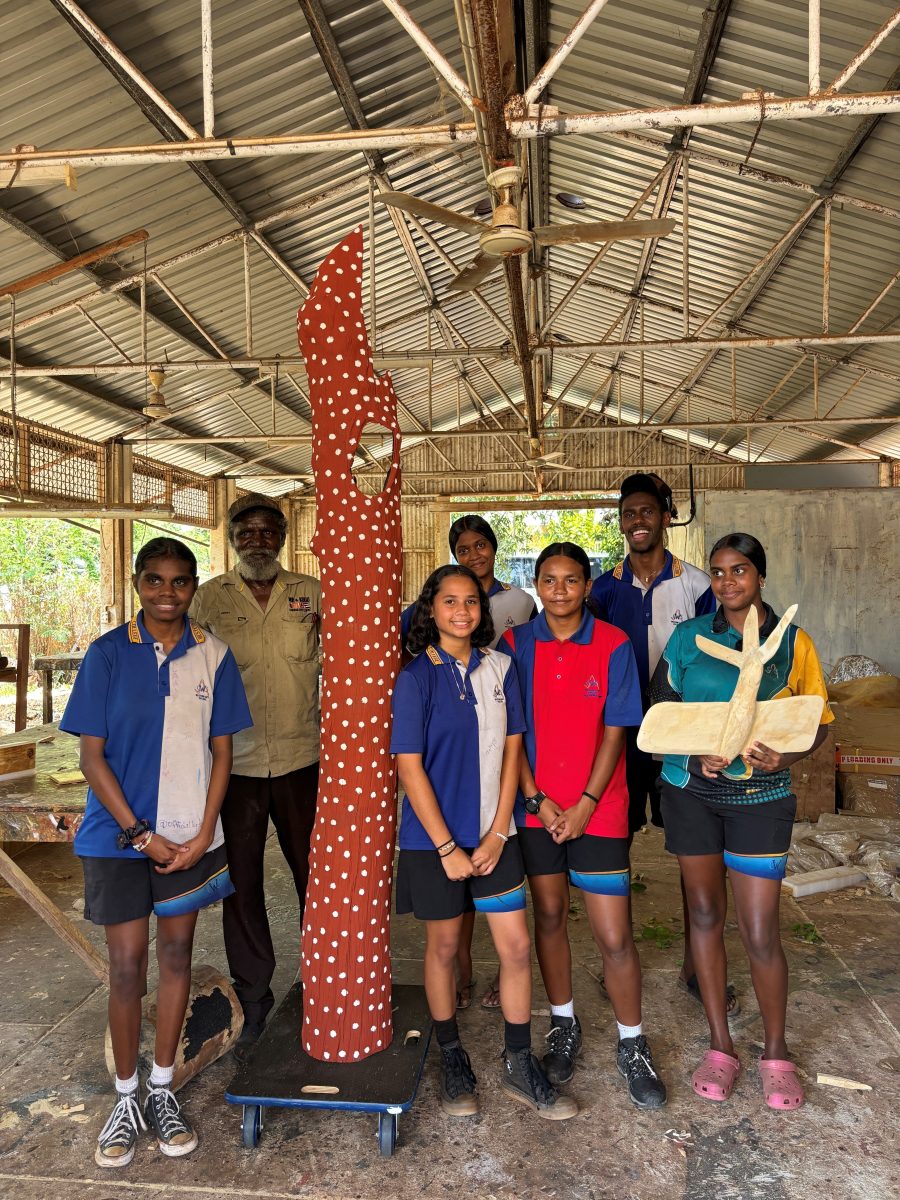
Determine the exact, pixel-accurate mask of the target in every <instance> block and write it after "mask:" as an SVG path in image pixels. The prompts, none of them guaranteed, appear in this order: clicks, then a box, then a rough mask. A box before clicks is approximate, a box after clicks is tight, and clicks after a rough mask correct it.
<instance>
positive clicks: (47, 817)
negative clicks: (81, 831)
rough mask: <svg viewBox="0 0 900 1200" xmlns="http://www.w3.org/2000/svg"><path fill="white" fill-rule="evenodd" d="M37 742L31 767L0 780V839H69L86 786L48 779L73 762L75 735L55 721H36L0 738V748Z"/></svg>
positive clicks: (80, 813) (75, 761)
mask: <svg viewBox="0 0 900 1200" xmlns="http://www.w3.org/2000/svg"><path fill="white" fill-rule="evenodd" d="M22 742H37V756H36V763H35V766H36V771H35V774H34V775H28V776H25V777H23V778H19V779H3V780H0V842H71V841H72V839H73V838H74V837H75V834H76V832H77V830H78V826H79V825H80V824H81V819H82V817H83V816H84V805H85V799H86V797H87V784H85V783H79V784H70V785H68V786H67V787H57V785H56V784H55V783H53V782H52V781H51V779H50V776H51V775H55V774H57V773H58V772H60V771H71V770H74V769H75V768H76V767H77V766H78V738H77V737H72V735H71V734H69V733H60V731H59V729H58V728H57V726H56V725H36V726H33V727H32V728H31V729H22V730H20V731H19V732H18V733H8V734H6V735H5V736H4V737H0V746H15V745H18V744H20V743H22Z"/></svg>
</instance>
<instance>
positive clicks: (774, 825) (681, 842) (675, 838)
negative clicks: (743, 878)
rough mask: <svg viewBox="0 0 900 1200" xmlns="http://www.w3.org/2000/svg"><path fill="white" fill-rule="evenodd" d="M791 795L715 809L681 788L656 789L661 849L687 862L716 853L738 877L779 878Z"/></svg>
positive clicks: (788, 833) (786, 842) (792, 802)
mask: <svg viewBox="0 0 900 1200" xmlns="http://www.w3.org/2000/svg"><path fill="white" fill-rule="evenodd" d="M796 811H797V797H796V796H782V797H780V798H779V799H778V800H767V801H766V802H765V803H764V804H717V803H716V802H715V801H713V800H706V799H703V798H701V797H698V796H695V795H694V794H693V793H692V792H690V791H689V790H687V789H686V788H679V787H675V785H674V784H671V783H666V781H665V780H663V784H662V813H663V820H664V821H665V829H666V849H667V850H668V851H669V853H670V854H678V855H680V856H682V857H684V858H691V857H693V856H695V855H699V854H721V855H723V856H724V859H725V865H726V866H727V867H728V868H729V870H731V871H737V872H739V873H740V874H741V875H755V876H757V877H758V878H761V879H783V878H784V872H785V868H786V866H787V855H788V850H789V849H790V846H791V831H792V829H793V826H794V813H795V812H796Z"/></svg>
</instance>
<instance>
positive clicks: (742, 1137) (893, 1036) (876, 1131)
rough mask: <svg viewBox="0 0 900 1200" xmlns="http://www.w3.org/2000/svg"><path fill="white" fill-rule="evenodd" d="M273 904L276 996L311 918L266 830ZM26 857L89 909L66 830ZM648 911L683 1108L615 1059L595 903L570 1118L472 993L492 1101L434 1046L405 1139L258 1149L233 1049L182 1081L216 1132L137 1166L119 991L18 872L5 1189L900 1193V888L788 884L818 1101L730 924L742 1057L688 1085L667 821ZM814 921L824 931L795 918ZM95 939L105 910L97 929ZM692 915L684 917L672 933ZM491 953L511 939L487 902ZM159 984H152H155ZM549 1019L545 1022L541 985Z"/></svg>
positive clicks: (693, 1028)
mask: <svg viewBox="0 0 900 1200" xmlns="http://www.w3.org/2000/svg"><path fill="white" fill-rule="evenodd" d="M269 856H270V863H269V866H270V874H269V880H270V896H271V916H272V921H273V926H274V930H275V936H276V944H277V945H278V947H279V953H280V955H281V963H280V966H279V970H278V974H277V977H276V980H275V983H276V988H277V991H278V994H279V996H280V995H281V994H282V993H283V992H284V991H285V990H286V988H287V987H288V986H289V984H290V982H291V979H292V976H293V973H294V967H295V965H296V964H295V955H296V950H297V940H298V930H297V926H296V919H295V907H294V903H293V901H292V899H291V887H290V880H289V877H288V874H287V871H286V870H285V868H284V865H283V860H282V859H281V857H280V854H279V852H278V848H277V844H276V843H275V841H274V839H270V843H269ZM19 862H20V864H21V865H22V867H23V868H24V869H25V870H27V871H28V873H29V874H30V875H31V876H32V878H34V879H35V880H36V882H38V883H39V884H40V886H41V887H43V888H44V889H45V890H46V891H47V892H48V893H49V894H50V895H51V896H52V898H53V899H54V900H55V901H56V903H57V904H58V905H59V906H60V907H61V908H62V909H63V910H65V911H67V912H69V913H70V915H72V916H73V917H75V918H77V917H78V916H79V915H80V908H79V906H80V896H81V878H80V869H79V867H78V864H77V860H76V859H74V858H73V856H72V854H71V850H70V849H69V848H68V847H66V846H35V847H32V848H30V849H28V850H27V851H26V852H25V853H24V854H23V855H22V856H21V857H20V858H19ZM634 869H635V871H636V872H639V873H640V875H641V876H642V880H641V881H642V882H643V884H644V885H645V888H646V890H644V891H642V892H639V893H638V894H636V895H635V900H634V912H635V929H636V931H639V932H641V931H643V932H645V933H646V937H644V938H642V940H641V942H640V943H639V946H640V951H641V958H642V962H643V966H644V981H645V1004H644V1014H645V1018H644V1020H645V1029H646V1031H647V1033H648V1035H649V1036H650V1038H651V1041H652V1045H653V1048H654V1053H655V1056H656V1061H657V1064H658V1066H659V1067H660V1069H661V1072H662V1073H663V1075H664V1078H665V1079H666V1081H667V1083H668V1086H669V1096H670V1099H669V1104H668V1106H667V1107H666V1108H664V1109H662V1110H660V1111H657V1112H650V1113H641V1112H638V1111H636V1110H635V1109H633V1108H632V1107H631V1105H630V1104H629V1102H628V1099H627V1096H626V1094H625V1092H624V1089H623V1085H622V1082H621V1080H620V1079H619V1076H618V1075H617V1073H616V1070H615V1066H614V1061H613V1055H614V1045H615V1024H614V1021H613V1018H612V1012H611V1010H610V1007H609V1004H608V1002H607V1001H606V1000H604V999H603V997H602V995H601V993H600V989H599V987H598V985H597V977H598V976H599V975H600V973H601V971H600V961H599V957H598V955H597V953H596V952H595V950H594V947H593V945H592V942H591V939H590V933H589V930H588V928H587V922H586V920H585V918H584V915H583V911H582V910H581V908H580V906H579V905H578V904H577V903H576V905H575V909H574V911H573V920H572V927H571V932H572V941H573V949H574V956H575V961H576V976H575V996H576V1002H577V1007H578V1011H579V1014H580V1017H581V1020H582V1023H583V1026H584V1030H585V1042H586V1047H585V1053H584V1057H583V1059H582V1060H581V1065H580V1068H579V1070H578V1073H577V1074H576V1077H575V1081H574V1083H573V1084H572V1085H571V1087H572V1089H573V1091H574V1094H575V1095H576V1096H577V1097H578V1100H579V1102H580V1103H581V1106H582V1112H581V1114H580V1115H579V1116H578V1117H577V1118H576V1119H575V1120H573V1121H571V1122H568V1123H566V1124H565V1125H560V1124H557V1123H553V1122H546V1121H541V1120H539V1119H538V1118H537V1117H535V1116H533V1115H532V1114H531V1113H529V1112H528V1111H527V1110H525V1109H524V1108H520V1107H519V1106H518V1105H514V1104H513V1103H512V1102H510V1101H508V1100H507V1099H505V1098H504V1096H503V1095H502V1093H501V1092H500V1089H499V1085H498V1054H499V1051H500V1040H501V1036H502V1023H501V1018H500V1017H499V1016H497V1015H495V1014H491V1013H487V1012H483V1011H482V1010H481V1009H480V1008H478V1007H477V1004H476V1005H475V1006H473V1008H472V1009H470V1010H469V1011H468V1012H466V1013H464V1014H462V1015H461V1028H462V1030H463V1034H464V1037H465V1040H466V1044H467V1046H468V1048H469V1050H470V1053H471V1056H472V1060H473V1064H474V1066H475V1069H476V1072H477V1073H478V1075H479V1081H480V1083H479V1086H480V1092H481V1097H482V1106H483V1111H482V1114H481V1116H479V1117H478V1118H473V1119H468V1120H457V1121H452V1120H450V1119H448V1118H446V1117H444V1116H443V1115H442V1114H441V1113H440V1111H439V1110H438V1109H437V1103H436V1085H435V1067H436V1057H435V1054H436V1052H435V1050H434V1048H432V1050H431V1053H430V1055H429V1062H428V1066H427V1068H426V1074H425V1078H424V1080H423V1083H422V1087H421V1089H420V1092H419V1096H418V1099H417V1101H416V1103H415V1104H414V1106H413V1108H412V1111H411V1112H410V1113H409V1114H407V1115H405V1116H403V1117H401V1120H400V1143H399V1145H398V1147H397V1151H396V1153H395V1155H394V1156H393V1157H392V1158H389V1159H382V1158H380V1157H379V1155H378V1149H377V1144H376V1140H375V1136H374V1130H375V1122H374V1120H373V1119H372V1118H371V1117H368V1116H365V1115H362V1114H340V1113H335V1112H306V1113H302V1112H298V1111H297V1110H290V1109H281V1110H269V1112H268V1113H267V1116H266V1129H265V1132H264V1134H263V1137H262V1140H261V1142H260V1144H259V1146H258V1147H257V1148H256V1149H255V1150H244V1149H242V1148H241V1145H240V1116H241V1114H240V1110H239V1109H237V1108H234V1107H232V1106H230V1105H227V1104H225V1103H224V1101H223V1100H222V1094H223V1091H224V1089H225V1087H226V1085H227V1084H228V1082H229V1080H230V1078H231V1075H232V1073H233V1063H232V1061H231V1059H230V1056H228V1057H227V1058H225V1059H222V1060H220V1061H219V1062H218V1063H216V1064H214V1065H213V1066H211V1067H209V1068H208V1069H207V1070H206V1071H205V1072H203V1073H202V1074H201V1075H200V1076H199V1077H198V1078H197V1079H196V1080H194V1081H193V1082H191V1083H190V1084H188V1085H187V1086H186V1088H185V1089H184V1091H183V1093H182V1095H181V1099H182V1101H183V1103H185V1105H186V1107H187V1111H188V1112H189V1114H190V1115H191V1117H192V1119H193V1120H194V1122H195V1123H196V1125H197V1127H198V1129H199V1131H200V1136H201V1144H200V1148H199V1150H198V1151H197V1152H196V1153H195V1154H194V1155H192V1156H191V1157H190V1158H187V1159H184V1160H170V1159H165V1158H163V1157H162V1156H161V1155H160V1154H159V1153H158V1152H157V1151H156V1149H155V1148H154V1147H153V1144H152V1143H151V1142H150V1141H149V1140H148V1141H144V1142H143V1143H142V1144H141V1145H140V1147H139V1150H138V1153H137V1155H136V1157H135V1160H134V1162H133V1163H132V1164H131V1166H130V1167H128V1168H126V1169H125V1170H124V1171H121V1172H112V1171H101V1170H100V1169H98V1168H97V1167H96V1166H95V1165H94V1161H93V1150H94V1140H95V1138H96V1135H97V1131H98V1129H99V1127H100V1125H101V1124H102V1122H103V1120H104V1119H105V1117H106V1115H107V1113H108V1110H109V1103H110V1091H109V1080H108V1077H107V1076H106V1072H105V1068H104V1061H103V1032H104V1027H105V996H104V993H103V991H102V989H100V988H99V987H98V986H97V985H96V982H95V980H94V979H93V978H92V977H91V976H90V975H89V973H88V972H87V970H86V969H85V968H83V967H82V966H81V964H80V962H79V961H78V960H77V959H76V958H75V957H74V956H73V955H72V954H71V953H70V952H69V951H68V950H67V949H66V947H65V946H64V945H63V944H62V943H61V942H60V941H59V940H58V939H57V938H56V936H55V935H54V934H53V933H52V932H51V931H50V929H48V928H47V926H46V925H44V924H43V923H42V922H41V921H40V920H39V919H38V918H37V917H36V916H35V915H34V914H32V912H31V911H30V910H29V909H27V908H26V907H25V905H24V904H22V903H21V902H20V901H19V900H18V899H17V898H16V897H15V896H13V895H12V894H11V893H10V891H9V890H8V889H5V888H0V963H2V980H3V983H2V994H0V1099H2V1108H0V1195H2V1196H10V1197H12V1196H15V1197H16V1200H70V1198H71V1200H75V1197H77V1198H78V1200H125V1198H126V1197H129V1198H131V1197H134V1198H137V1197H166V1198H168V1197H172V1198H173V1200H174V1198H176V1197H177V1198H179V1200H201V1198H204V1197H210V1196H216V1195H224V1196H230V1197H235V1198H236V1200H244V1198H251V1197H266V1198H269V1197H271V1198H276V1197H277V1198H281V1197H284V1198H287V1197H314V1198H316V1200H326V1198H329V1200H330V1198H332V1197H334V1198H338V1197H340V1198H341V1200H344V1198H347V1200H349V1198H351V1197H352V1198H360V1200H368V1198H369V1197H379V1198H381V1197H385V1196H391V1197H395V1198H396V1200H406V1198H408V1197H413V1196H415V1197H419V1196H425V1197H442V1196H454V1197H457V1196H471V1197H478V1198H480V1200H491V1198H496V1200H500V1198H501V1197H523V1198H527V1200H532V1198H533V1200H552V1198H553V1197H559V1198H560V1200H563V1198H571V1200H599V1198H601V1197H603V1198H605V1197H610V1198H613V1197H614V1198H615V1200H645V1198H646V1200H650V1198H651V1197H653V1198H659V1197H664V1198H665V1197H685V1198H688V1200H701V1198H703V1200H706V1198H707V1197H709V1198H711V1200H713V1198H717V1197H722V1198H729V1200H756V1198H757V1197H758V1198H760V1200H763V1198H765V1200H807V1198H809V1200H812V1198H813V1197H815V1198H818V1197H820V1196H828V1197H829V1198H834V1200H851V1198H852V1200H857V1198H859V1200H863V1198H865V1200H888V1198H893V1197H897V1196H900V1155H898V1146H897V1127H898V1122H897V1112H898V1109H900V1032H898V1030H900V973H898V965H900V906H898V905H897V904H894V903H892V902H890V901H886V900H883V899H881V898H878V897H874V896H867V895H865V894H863V893H855V892H854V893H840V894H837V895H833V896H832V897H829V898H814V899H811V900H804V901H803V902H802V904H797V903H794V902H793V901H791V900H789V899H787V898H785V900H784V903H783V906H782V914H783V917H782V920H783V930H784V936H785V946H786V949H787V954H788V957H789V959H790V965H791V995H790V1004H789V1017H788V1019H789V1039H790V1043H791V1046H792V1049H793V1052H794V1054H795V1057H796V1059H797V1061H798V1063H799V1065H800V1068H801V1075H802V1077H803V1079H804V1082H805V1084H806V1085H807V1094H808V1102H807V1105H806V1106H805V1107H804V1108H803V1109H801V1110H800V1111H799V1112H797V1113H793V1114H788V1113H775V1112H771V1111H770V1110H768V1109H767V1108H766V1107H765V1105H764V1103H763V1099H762V1092H761V1089H760V1084H759V1079H758V1075H757V1072H756V1070H755V1068H754V1066H753V1062H754V1059H755V1058H756V1057H758V1055H759V1052H760V1022H759V1017H758V1012H757V1008H756V1003H755V999H754V998H753V996H752V992H751V991H750V988H749V979H748V973H747V968H746V961H745V959H744V957H743V954H742V952H741V950H740V947H739V945H738V941H737V935H736V931H735V929H734V927H733V926H730V927H729V934H728V937H729V946H730V952H731V957H732V967H731V971H730V975H731V978H733V980H734V981H735V983H736V984H737V986H738V989H739V992H740V995H741V999H742V1002H743V1012H742V1014H741V1015H740V1016H739V1017H738V1018H737V1019H736V1020H735V1022H734V1033H735V1035H736V1036H735V1041H736V1045H737V1047H738V1053H739V1054H740V1056H741V1058H742V1060H743V1062H744V1063H745V1065H746V1071H745V1074H744V1075H743V1076H742V1077H741V1079H740V1081H739V1083H738V1086H737V1088H736V1091H735V1093H734V1095H733V1097H732V1099H731V1100H730V1101H729V1102H728V1103H725V1104H722V1105H716V1104H711V1103H709V1102H704V1101H702V1100H700V1099H698V1098H697V1097H695V1096H694V1095H693V1093H692V1092H691V1089H690V1084H689V1079H690V1073H691V1071H692V1069H693V1068H694V1066H695V1065H696V1063H697V1062H698V1061H699V1058H700V1057H701V1055H702V1052H703V1050H704V1048H705V1039H704V1034H705V1022H704V1019H703V1013H702V1011H701V1009H700V1007H699V1006H698V1005H697V1003H696V1002H695V1001H694V1000H693V999H691V998H690V997H689V996H688V995H687V993H686V992H685V991H684V990H683V989H681V988H680V987H679V986H678V985H677V976H678V971H679V967H680V960H681V936H680V931H681V914H680V905H679V898H678V888H677V876H676V871H675V868H674V864H673V862H672V860H670V859H669V858H668V856H667V855H666V854H665V853H664V851H663V849H662V845H661V839H660V836H659V834H658V832H657V831H655V830H654V831H650V832H648V833H646V834H644V835H641V836H639V837H638V838H637V839H636V842H635V853H634ZM807 923H811V924H813V925H814V926H815V928H816V930H817V931H818V933H819V934H820V935H821V937H822V939H823V940H822V941H821V942H816V943H812V944H810V943H807V942H804V941H801V940H799V939H798V936H797V933H798V931H797V929H795V927H797V926H801V925H805V924H807ZM88 933H89V936H91V937H92V938H93V939H94V940H95V942H97V944H100V938H98V937H97V935H96V931H94V930H93V929H89V930H88ZM672 935H674V936H672ZM394 947H395V963H396V966H395V976H396V978H397V979H398V980H400V981H401V982H418V980H419V974H420V968H421V964H420V958H419V948H420V936H419V930H418V927H417V926H416V923H415V922H414V921H412V920H411V919H408V918H403V919H400V920H397V921H395V924H394ZM475 951H476V956H477V958H478V963H477V973H478V975H479V977H480V978H479V982H480V983H485V982H486V981H487V979H488V977H489V976H490V973H491V971H492V965H493V959H492V954H491V948H490V943H489V939H488V937H487V933H486V929H485V927H484V923H483V922H478V928H477V931H476V947H475ZM195 961H196V962H204V961H205V962H210V963H213V964H217V965H219V964H224V955H223V953H222V941H221V931H220V923H219V917H218V912H217V911H211V912H207V913H205V914H203V915H202V916H201V919H200V922H199V925H198V936H197V949H196V955H195ZM151 986H152V984H151ZM534 1012H535V1022H534V1024H535V1041H536V1044H537V1043H538V1042H539V1040H540V1039H541V1038H542V1036H543V1034H544V1032H545V1030H546V1027H547V1012H548V1010H547V1007H546V1000H545V997H544V994H543V990H542V988H541V987H540V984H539V983H538V985H537V987H536V990H535V1004H534ZM817 1072H824V1073H828V1074H834V1075H844V1076H850V1077H852V1078H854V1079H857V1080H861V1081H864V1082H867V1083H869V1084H871V1086H872V1089H873V1090H872V1091H871V1092H854V1091H844V1090H836V1089H834V1088H830V1087H825V1086H817V1085H816V1083H815V1079H816V1074H817Z"/></svg>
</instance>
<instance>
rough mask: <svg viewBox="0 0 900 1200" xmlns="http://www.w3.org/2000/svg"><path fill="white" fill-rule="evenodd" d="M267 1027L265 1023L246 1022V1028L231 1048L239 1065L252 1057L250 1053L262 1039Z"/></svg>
mask: <svg viewBox="0 0 900 1200" xmlns="http://www.w3.org/2000/svg"><path fill="white" fill-rule="evenodd" d="M265 1027H266V1025H265V1022H264V1021H247V1020H246V1019H245V1020H244V1027H243V1029H242V1030H241V1032H240V1034H239V1035H238V1040H237V1041H236V1042H235V1043H234V1045H233V1046H232V1048H231V1053H232V1054H233V1055H234V1057H235V1058H236V1059H237V1061H238V1062H239V1063H244V1062H246V1061H247V1059H248V1058H249V1057H250V1051H251V1050H252V1049H253V1047H254V1046H255V1045H256V1043H257V1042H258V1041H259V1039H260V1038H261V1037H262V1032H263V1030H264V1029H265Z"/></svg>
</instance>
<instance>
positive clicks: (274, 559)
mask: <svg viewBox="0 0 900 1200" xmlns="http://www.w3.org/2000/svg"><path fill="white" fill-rule="evenodd" d="M263 553H264V552H263V551H259V550H254V551H245V552H244V553H243V554H238V569H239V571H240V573H241V575H242V576H243V577H244V579H249V580H252V581H253V582H254V583H266V582H267V581H268V580H270V579H274V578H275V576H276V575H277V574H278V556H277V555H276V554H266V555H265V557H263ZM251 555H252V557H251Z"/></svg>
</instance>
